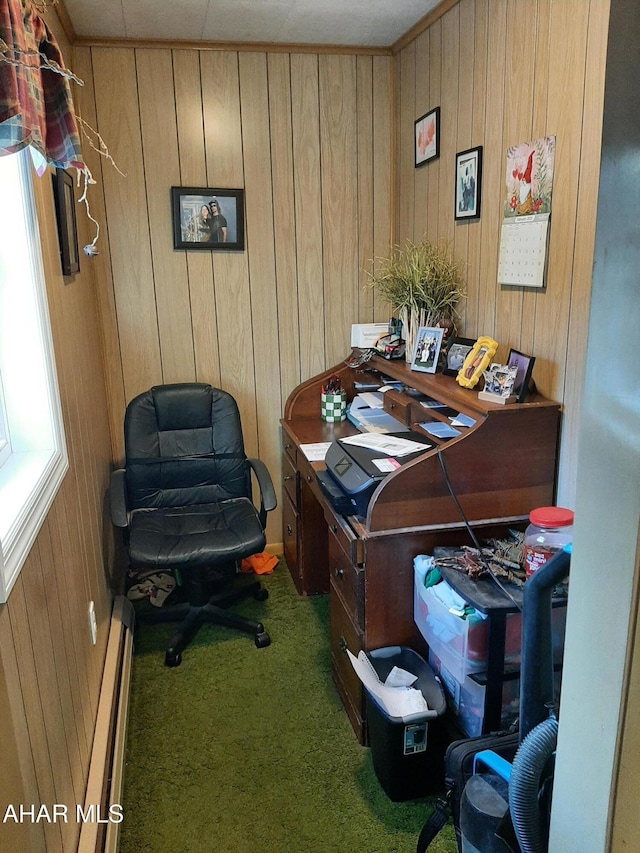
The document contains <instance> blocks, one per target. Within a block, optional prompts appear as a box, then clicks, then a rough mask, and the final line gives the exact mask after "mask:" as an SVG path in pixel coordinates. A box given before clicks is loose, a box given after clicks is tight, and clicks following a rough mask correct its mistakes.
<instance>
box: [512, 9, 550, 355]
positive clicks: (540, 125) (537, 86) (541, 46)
mask: <svg viewBox="0 0 640 853" xmlns="http://www.w3.org/2000/svg"><path fill="white" fill-rule="evenodd" d="M552 2H553V0H538V4H537V21H536V54H535V56H536V61H535V70H534V83H533V119H532V130H531V138H532V139H538V138H540V137H543V136H545V135H546V134H547V101H548V97H549V40H550V33H549V27H550V24H551V5H552ZM537 304H538V301H537V293H536V291H535V289H531V288H524V293H523V296H522V328H521V333H520V346H519V347H517V349H520V350H521V351H522V352H526V353H531V354H532V355H533V354H534V351H533V347H534V334H535V321H536V307H537Z"/></svg>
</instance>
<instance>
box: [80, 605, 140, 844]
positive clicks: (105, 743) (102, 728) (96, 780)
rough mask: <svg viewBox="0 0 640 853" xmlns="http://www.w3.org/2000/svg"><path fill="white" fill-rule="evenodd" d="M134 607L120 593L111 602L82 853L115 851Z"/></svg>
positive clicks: (82, 833) (90, 769)
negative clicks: (87, 816) (87, 817)
mask: <svg viewBox="0 0 640 853" xmlns="http://www.w3.org/2000/svg"><path fill="white" fill-rule="evenodd" d="M133 626H134V611H133V605H132V604H131V602H130V601H129V600H128V599H127V598H125V597H124V596H117V597H116V599H115V600H114V602H113V610H112V613H111V625H110V627H109V638H108V640H107V653H106V656H105V663H104V671H103V675H102V686H101V688H100V699H99V702H98V714H97V718H96V728H95V734H94V738H93V749H92V750H91V761H90V764H89V778H88V781H87V791H86V795H85V808H84V815H89V816H90V818H89V819H88V820H86V821H85V822H83V823H82V828H81V830H80V840H79V843H78V853H116V851H117V850H118V840H119V835H120V821H119V818H120V816H121V815H122V810H121V808H120V804H121V803H122V798H121V794H122V783H123V777H124V751H125V743H126V731H127V716H128V705H129V683H130V679H131V657H132V652H133Z"/></svg>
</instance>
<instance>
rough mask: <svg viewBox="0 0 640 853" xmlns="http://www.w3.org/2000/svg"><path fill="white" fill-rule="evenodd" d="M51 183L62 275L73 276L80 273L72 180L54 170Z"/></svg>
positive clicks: (66, 174)
mask: <svg viewBox="0 0 640 853" xmlns="http://www.w3.org/2000/svg"><path fill="white" fill-rule="evenodd" d="M52 181H53V199H54V202H55V207H56V220H57V223H58V241H59V244H60V265H61V267H62V274H63V275H74V274H75V273H77V272H80V255H79V253H78V226H77V223H76V200H75V198H74V195H73V178H72V177H71V175H70V174H69V173H68V172H65V170H64V169H56V171H55V174H54V175H53V176H52Z"/></svg>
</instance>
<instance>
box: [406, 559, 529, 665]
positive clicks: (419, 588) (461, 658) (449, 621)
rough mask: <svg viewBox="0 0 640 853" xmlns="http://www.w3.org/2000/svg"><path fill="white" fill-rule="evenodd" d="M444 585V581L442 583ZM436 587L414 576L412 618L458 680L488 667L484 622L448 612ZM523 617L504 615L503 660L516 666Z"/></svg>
mask: <svg viewBox="0 0 640 853" xmlns="http://www.w3.org/2000/svg"><path fill="white" fill-rule="evenodd" d="M441 583H442V584H445V586H447V584H446V581H441ZM439 586H440V584H437V586H430V587H426V588H425V586H424V583H423V582H422V578H421V576H420V574H419V573H418V571H415V575H414V600H413V618H414V621H415V623H416V626H417V627H418V629H419V631H420V633H421V634H422V636H423V637H424V638H425V640H426V641H427V644H428V645H429V648H430V649H432V650H433V651H434V652H435V653H436V654H437V655H438V657H439V658H440V659H441V660H442V662H443V664H444V665H445V666H446V668H447V669H448V671H449V672H450V673H451V674H452V675H453V676H454V677H455V678H456V679H457V680H458V681H464V678H465V676H467V675H469V674H470V673H473V672H479V671H481V670H483V669H484V668H485V667H486V665H487V620H486V619H484V618H482V617H480V616H479V615H478V616H475V617H472V618H466V619H463V618H461V617H460V616H457V615H456V614H454V613H451V611H450V610H449V608H448V607H447V605H446V604H444V603H443V602H442V601H441V599H440V598H439V597H438V590H437V587H439ZM521 628H522V618H521V615H520V614H519V613H513V614H510V615H509V616H507V632H506V636H505V659H506V660H507V661H509V662H510V663H517V661H518V659H519V656H520V633H521Z"/></svg>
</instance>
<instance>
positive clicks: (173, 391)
mask: <svg viewBox="0 0 640 853" xmlns="http://www.w3.org/2000/svg"><path fill="white" fill-rule="evenodd" d="M124 439H125V467H124V468H122V469H119V470H117V471H114V472H113V474H112V479H111V516H112V520H113V522H114V524H116V525H117V526H119V527H122V528H125V531H126V532H125V543H126V546H127V551H128V556H129V561H130V565H131V568H132V569H134V570H138V571H139V570H145V569H146V570H153V571H157V572H161V571H165V572H172V571H174V570H178V572H179V575H180V578H181V586H180V587H179V590H177V591H178V592H179V593H181V597H182V598H183V599H184V600H183V601H182V602H181V603H178V604H171V603H170V602H168V603H167V605H166V606H163V607H158V608H149V610H148V611H142V612H141V613H140V614H139V618H140V621H143V622H144V621H148V622H172V621H179V622H181V625H180V627H179V628H178V630H177V632H176V633H175V635H174V636H173V638H172V640H171V642H170V644H169V648H168V649H167V652H166V657H165V663H166V664H167V666H178V665H179V664H180V662H181V660H182V651H183V649H184V648H185V647H186V646H187V644H188V643H189V642H190V640H191V639H192V638H193V637H194V636H195V634H196V632H197V631H198V629H199V627H200V625H202V624H203V623H205V622H212V623H216V624H221V625H227V626H229V627H231V628H237V629H239V630H240V631H244V632H246V633H248V634H253V636H254V641H255V644H256V646H257V647H258V648H262V647H264V646H268V645H269V643H270V639H269V635H268V634H267V633H266V632H265V630H264V627H263V625H262V623H260V622H252V621H250V620H248V619H244V618H242V617H240V616H237V615H235V614H232V613H229V612H228V611H227V609H226V608H227V607H229V606H230V605H231V604H233V603H235V602H236V601H238V600H240V598H244V597H246V596H247V595H252V596H253V597H254V598H256V599H258V600H264V599H266V598H267V597H268V592H267V590H265V589H264V588H263V587H262V586H261V584H260V583H259V582H258V581H256V580H255V579H254V578H252V577H250V576H247V575H244V574H241V573H240V572H239V563H240V561H241V560H242V558H244V557H249V556H251V555H252V554H258V553H260V552H262V551H263V550H264V547H265V544H266V539H265V532H264V530H265V523H266V516H267V512H268V511H269V510H272V509H274V508H275V506H276V497H275V492H274V489H273V484H272V482H271V477H270V476H269V472H268V471H267V469H266V467H265V465H264V463H262V462H261V461H260V460H258V459H247V457H246V456H245V453H244V444H243V439H242V427H241V424H240V415H239V412H238V406H237V404H236V401H235V400H234V399H233V397H232V396H231V395H230V394H228V393H227V392H226V391H221V390H220V389H218V388H212V387H211V386H210V385H205V384H203V383H183V384H176V385H158V386H156V387H154V388H151V389H150V390H149V391H146V392H145V393H143V394H140V395H139V396H138V397H136V398H135V399H133V400H132V401H131V402H130V403H129V405H128V406H127V411H126V414H125V421H124ZM252 471H253V472H254V474H255V480H256V481H257V486H258V489H259V492H260V506H259V508H258V509H257V508H256V506H255V505H254V502H253V499H252V480H253V477H252V473H251V472H252ZM230 582H231V583H232V584H233V588H231V589H230V588H228V587H229V586H230ZM239 584H240V585H239ZM212 593H213V594H212Z"/></svg>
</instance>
